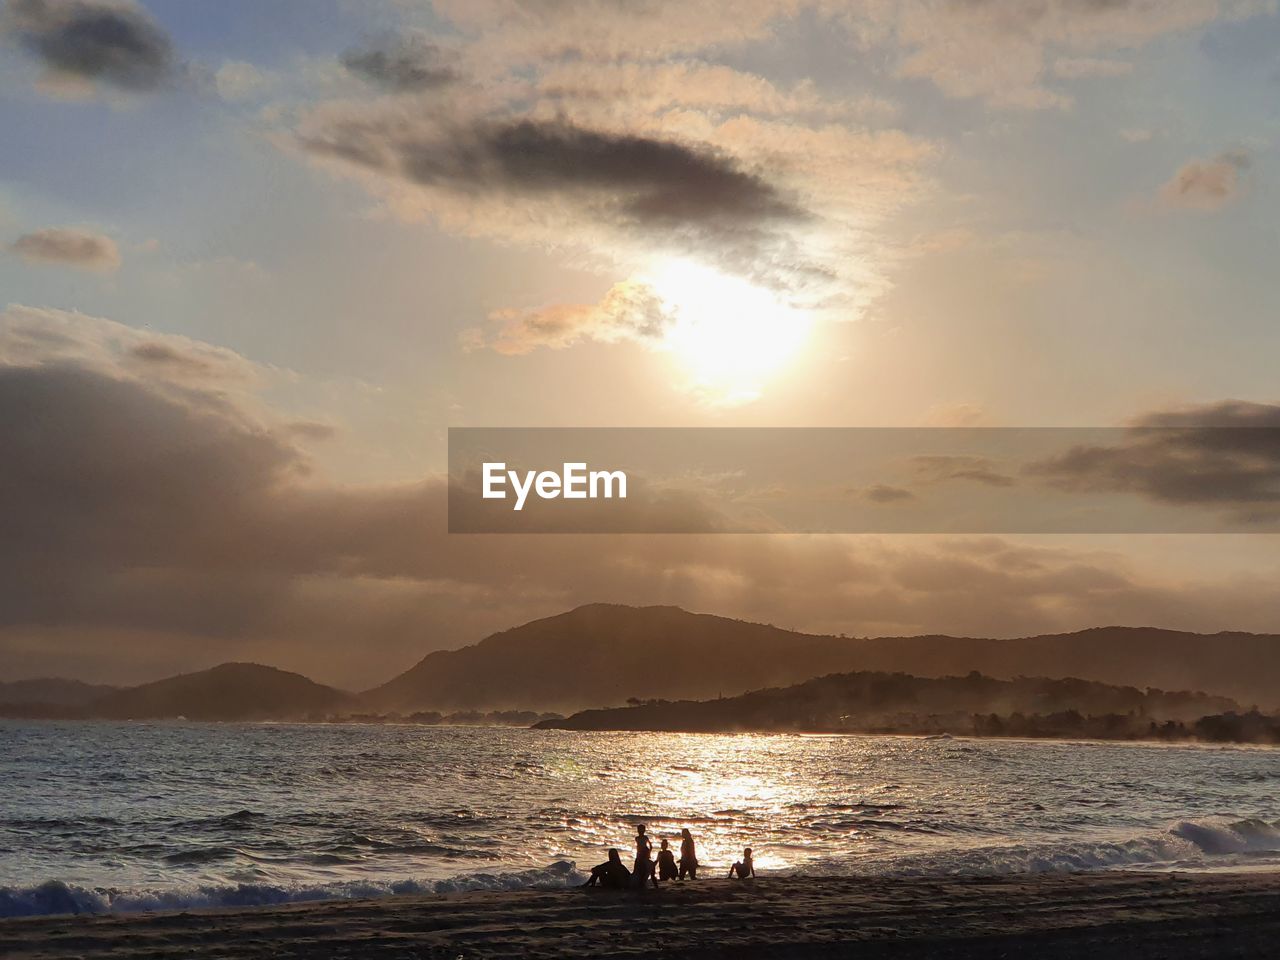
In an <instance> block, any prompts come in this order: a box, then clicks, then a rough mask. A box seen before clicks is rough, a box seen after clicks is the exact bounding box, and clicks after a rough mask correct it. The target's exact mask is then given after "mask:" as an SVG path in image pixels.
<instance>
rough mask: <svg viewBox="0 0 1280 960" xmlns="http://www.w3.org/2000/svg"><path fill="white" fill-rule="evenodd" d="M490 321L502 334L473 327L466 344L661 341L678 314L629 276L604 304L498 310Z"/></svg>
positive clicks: (520, 348)
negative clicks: (674, 316)
mask: <svg viewBox="0 0 1280 960" xmlns="http://www.w3.org/2000/svg"><path fill="white" fill-rule="evenodd" d="M489 320H490V322H491V323H492V324H495V325H496V326H497V330H496V332H494V333H493V334H489V333H488V332H487V331H485V330H483V329H477V328H472V329H470V330H467V331H466V332H465V333H464V334H463V337H464V344H465V345H467V346H468V347H470V348H473V349H474V348H479V347H490V348H492V349H493V350H496V351H497V352H498V353H505V354H521V353H528V352H529V351H530V350H533V349H536V348H537V347H552V348H557V349H558V348H562V347H568V346H571V345H572V344H574V343H578V342H579V341H582V340H596V341H599V342H601V343H617V342H618V341H620V340H632V341H636V342H640V343H649V344H656V343H658V342H660V341H661V340H662V338H663V335H664V334H665V333H666V331H667V330H668V329H669V328H670V326H671V324H672V322H673V317H672V315H671V313H670V310H669V308H667V306H666V305H665V304H664V302H663V300H662V298H661V297H659V296H658V295H657V294H656V293H655V292H654V291H653V290H652V289H651V288H650V287H649V286H648V285H646V284H644V283H641V282H638V281H634V280H624V281H622V282H620V283H615V284H614V285H613V286H612V287H610V288H609V291H608V292H607V293H606V294H605V295H604V297H603V298H602V299H601V300H600V302H599V303H589V304H557V305H554V306H549V307H543V308H542V309H538V310H513V309H506V310H498V311H495V312H494V313H492V314H490V315H489Z"/></svg>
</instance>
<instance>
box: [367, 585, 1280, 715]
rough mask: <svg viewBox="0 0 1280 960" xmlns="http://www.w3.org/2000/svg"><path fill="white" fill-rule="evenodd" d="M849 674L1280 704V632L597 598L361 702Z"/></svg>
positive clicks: (704, 691)
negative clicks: (1060, 629)
mask: <svg viewBox="0 0 1280 960" xmlns="http://www.w3.org/2000/svg"><path fill="white" fill-rule="evenodd" d="M850 670H876V671H887V672H904V673H909V674H913V675H916V676H922V677H942V676H956V675H964V674H967V673H969V672H970V671H973V670H976V671H979V672H981V673H983V674H986V675H988V676H992V677H1003V678H1012V677H1018V676H1049V677H1081V678H1084V679H1088V680H1097V681H1102V682H1105V683H1111V684H1120V685H1132V686H1135V687H1140V688H1141V687H1147V686H1154V687H1160V688H1162V689H1165V690H1207V691H1210V692H1212V693H1216V694H1221V695H1224V696H1229V697H1233V698H1235V699H1236V700H1239V701H1240V702H1241V703H1243V704H1245V705H1252V704H1258V705H1260V706H1262V707H1264V708H1267V709H1270V708H1273V707H1276V706H1280V637H1278V636H1276V635H1273V634H1265V635H1259V634H1248V633H1218V634H1212V635H1204V634H1195V633H1183V632H1180V631H1175V630H1161V629H1156V628H1153V627H1099V628H1096V629H1091V630H1082V631H1079V632H1077V633H1064V634H1050V635H1045V636H1036V637H1028V638H1025V639H1016V640H991V639H979V638H969V637H948V636H921V637H881V638H876V639H868V640H860V639H846V638H842V637H830V636H813V635H809V634H802V633H796V632H793V631H789V630H783V629H780V628H778V627H772V626H765V625H763V624H757V623H747V622H744V621H741V620H730V619H727V618H724V617H716V616H709V615H705V614H694V613H688V612H686V611H684V610H680V609H678V608H676V607H628V606H620V605H609V604H593V605H590V606H585V607H579V608H578V609H576V610H572V611H570V612H568V613H563V614H560V615H558V616H554V617H548V618H546V619H543V620H535V621H533V622H532V623H527V624H524V625H523V626H520V627H515V628H513V629H511V630H505V631H503V632H501V633H497V634H494V635H493V636H491V637H488V638H487V639H485V640H482V641H481V642H479V643H477V644H474V645H472V646H469V647H464V648H462V649H460V650H444V651H438V652H435V653H431V654H428V655H427V656H426V657H424V658H423V659H422V660H421V661H420V662H419V663H418V664H417V665H415V666H414V667H412V668H410V669H409V670H408V671H406V672H405V673H403V674H401V675H400V676H398V677H396V678H395V679H393V680H391V681H390V682H388V683H385V684H383V685H382V686H380V687H376V688H375V689H373V690H370V691H368V692H366V693H365V694H363V695H362V697H361V699H362V701H363V703H364V705H365V708H366V709H371V710H384V711H385V710H397V711H402V712H408V711H413V710H503V709H522V710H555V711H559V712H562V713H566V712H571V711H573V710H580V709H583V708H585V707H597V706H613V705H618V704H622V703H624V702H625V701H626V700H627V699H628V698H631V697H636V698H639V699H649V698H653V697H662V698H667V699H706V698H709V697H716V696H719V695H721V694H724V695H729V696H732V695H736V694H740V693H743V692H744V691H747V690H754V689H759V688H761V687H770V686H781V685H786V684H791V683H797V682H799V681H802V680H807V679H809V678H812V677H816V676H821V675H824V674H829V673H839V672H845V671H850Z"/></svg>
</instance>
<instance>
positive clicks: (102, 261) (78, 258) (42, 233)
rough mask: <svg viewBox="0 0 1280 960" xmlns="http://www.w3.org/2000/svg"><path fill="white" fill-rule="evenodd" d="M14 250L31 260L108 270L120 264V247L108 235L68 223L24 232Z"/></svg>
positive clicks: (25, 258)
mask: <svg viewBox="0 0 1280 960" xmlns="http://www.w3.org/2000/svg"><path fill="white" fill-rule="evenodd" d="M12 249H13V252H14V253H16V254H18V255H19V256H20V257H22V258H23V259H24V260H29V261H31V262H34V263H58V264H64V265H66V266H70V267H80V268H82V269H86V270H97V271H101V272H110V271H113V270H115V269H117V268H118V267H119V266H120V250H119V248H118V247H117V246H116V242H115V241H114V240H112V239H111V238H110V237H108V236H106V235H104V234H101V233H94V232H92V231H89V230H79V229H75V228H71V227H48V228H46V229H44V230H36V231H34V232H32V233H27V234H23V235H22V236H21V237H19V238H18V239H17V240H15V241H14V242H13V246H12Z"/></svg>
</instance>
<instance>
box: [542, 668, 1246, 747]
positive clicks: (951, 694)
mask: <svg viewBox="0 0 1280 960" xmlns="http://www.w3.org/2000/svg"><path fill="white" fill-rule="evenodd" d="M1238 709H1239V708H1238V705H1237V704H1236V703H1235V702H1234V701H1232V700H1230V699H1228V698H1225V697H1212V696H1208V695H1206V694H1202V693H1185V692H1184V693H1165V692H1164V691H1161V690H1147V691H1142V690H1138V689H1137V688H1135V687H1119V686H1114V685H1111V684H1105V683H1097V682H1095V681H1089V680H1077V679H1074V678H1067V679H1063V680H1050V679H1045V678H1042V677H1037V678H1022V679H1019V680H995V679H992V678H991V677H984V676H982V675H981V674H978V673H972V674H969V675H968V676H965V677H944V678H936V677H933V678H921V677H912V676H908V675H907V674H904V673H879V672H871V671H861V672H856V673H842V674H832V675H830V676H826V677H818V678H816V679H813V680H808V681H806V682H805V683H800V684H796V685H794V686H790V687H783V688H773V689H768V690H757V691H753V692H751V693H747V694H743V695H742V696H739V697H726V698H724V699H717V700H701V701H690V700H684V701H650V702H648V703H643V704H638V705H635V706H630V707H617V708H614V709H610V710H585V711H583V712H581V713H577V714H574V715H573V716H571V717H568V718H566V719H563V720H546V721H543V722H541V723H538V724H537V725H536V726H537V728H539V729H544V730H545V729H556V730H658V731H680V732H692V733H731V732H738V731H768V732H779V731H787V732H806V731H807V732H823V731H839V730H892V731H900V732H910V733H914V732H923V733H935V732H949V733H964V734H968V733H973V732H975V729H981V730H983V731H984V732H985V731H989V730H991V729H993V728H996V729H1006V728H1007V727H1008V726H1009V725H1010V724H1009V722H1008V721H996V722H993V723H980V724H975V719H974V718H975V715H983V716H989V715H993V714H994V715H999V716H1002V717H1013V718H1014V720H1013V723H1014V724H1018V725H1020V726H1018V728H1017V729H1018V732H1019V733H1023V732H1025V731H1026V730H1027V729H1028V726H1027V724H1026V723H1025V722H1024V718H1025V717H1026V716H1028V715H1031V716H1035V717H1042V718H1046V720H1048V721H1049V723H1048V724H1046V723H1042V724H1041V729H1042V730H1043V728H1045V727H1046V726H1050V725H1056V727H1055V728H1056V729H1059V730H1061V729H1065V730H1066V731H1067V732H1068V733H1081V732H1085V731H1088V730H1089V727H1088V725H1087V723H1086V721H1085V718H1086V717H1090V716H1096V717H1108V718H1109V719H1108V722H1105V723H1103V724H1101V725H1100V726H1099V729H1100V730H1102V731H1104V732H1106V733H1108V734H1110V735H1117V736H1134V735H1144V734H1147V733H1148V732H1150V731H1151V725H1152V724H1153V723H1154V724H1156V725H1157V726H1158V725H1159V724H1161V723H1164V722H1166V721H1178V722H1187V721H1191V722H1193V723H1194V721H1196V720H1199V719H1200V718H1201V717H1204V716H1206V715H1209V714H1225V713H1229V712H1231V713H1233V712H1235V711H1236V710H1238Z"/></svg>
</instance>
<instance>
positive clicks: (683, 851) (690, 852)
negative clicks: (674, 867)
mask: <svg viewBox="0 0 1280 960" xmlns="http://www.w3.org/2000/svg"><path fill="white" fill-rule="evenodd" d="M685 877H688V878H689V879H690V880H696V879H698V849H697V848H696V847H695V846H694V845H693V834H691V833H690V832H689V828H688V827H685V828H684V829H683V830H681V831H680V879H681V880H683V879H684V878H685Z"/></svg>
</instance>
